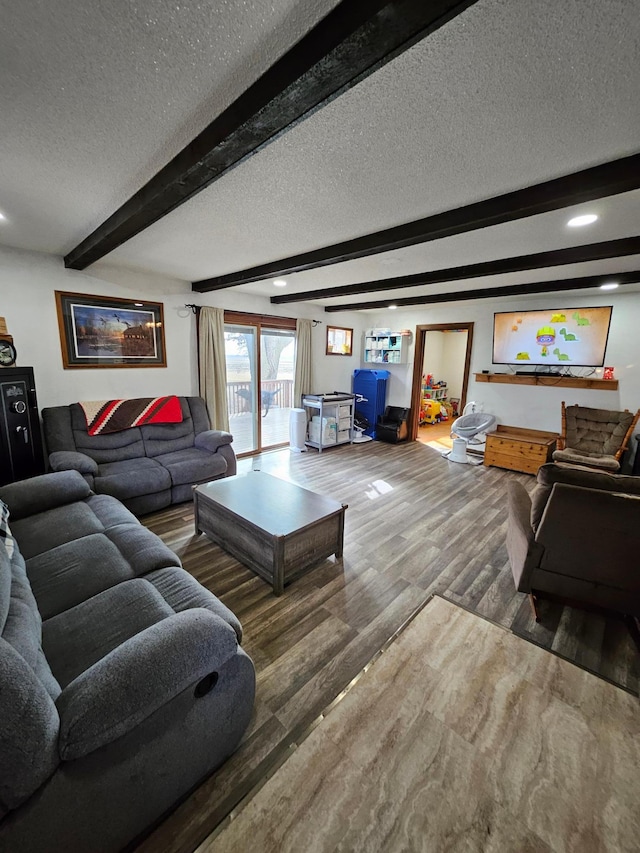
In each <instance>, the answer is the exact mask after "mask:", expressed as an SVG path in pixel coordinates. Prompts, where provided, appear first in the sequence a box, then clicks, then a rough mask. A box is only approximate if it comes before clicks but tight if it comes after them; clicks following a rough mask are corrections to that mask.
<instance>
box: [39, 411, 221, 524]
mask: <svg viewBox="0 0 640 853" xmlns="http://www.w3.org/2000/svg"><path fill="white" fill-rule="evenodd" d="M179 400H180V405H181V407H182V415H183V420H182V422H181V423H175V424H148V425H146V426H141V427H132V428H131V429H125V430H122V432H114V433H111V434H109V435H95V436H91V435H89V433H88V432H87V421H86V418H85V414H84V412H83V410H82V407H81V406H80V405H79V404H78V403H72V404H71V405H69V406H54V407H52V408H47V409H43V410H42V424H43V429H44V440H45V444H46V447H47V451H48V453H49V466H50V468H51V470H52V471H69V470H75V471H79V472H80V473H81V474H82V476H83V477H84V478H85V480H86V481H87V483H88V484H89V486H90V487H91V488H92V489H93V491H94V492H96V493H97V494H103V495H111V496H112V497H114V498H118V500H120V501H122V503H124V505H125V506H126V507H128V509H130V510H131V512H133V513H135V515H144V514H146V513H149V512H155V511H156V510H158V509H164V507H167V506H169V505H170V504H174V503H181V502H183V501H188V500H191V497H192V486H193V484H195V483H207V482H209V481H210V480H217V479H219V478H220V477H230V476H232V475H233V474H235V473H236V456H235V453H234V452H233V448H232V447H231V442H232V441H233V436H232V435H231V434H230V433H228V432H222V431H221V430H212V429H210V422H209V415H208V413H207V407H206V404H205V402H204V400H203V399H202V398H201V397H180V398H179Z"/></svg>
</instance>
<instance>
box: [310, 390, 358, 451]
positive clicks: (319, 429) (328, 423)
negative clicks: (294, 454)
mask: <svg viewBox="0 0 640 853" xmlns="http://www.w3.org/2000/svg"><path fill="white" fill-rule="evenodd" d="M354 403H355V395H354V394H346V393H342V392H341V391H334V392H333V393H332V394H305V396H304V397H303V398H302V406H303V408H304V409H305V411H306V412H307V414H308V415H309V435H308V438H307V440H306V442H305V444H306V445H307V446H308V447H316V448H317V449H318V452H319V453H322V450H323V448H325V447H335V446H336V445H337V444H349V443H350V442H352V441H353V410H354Z"/></svg>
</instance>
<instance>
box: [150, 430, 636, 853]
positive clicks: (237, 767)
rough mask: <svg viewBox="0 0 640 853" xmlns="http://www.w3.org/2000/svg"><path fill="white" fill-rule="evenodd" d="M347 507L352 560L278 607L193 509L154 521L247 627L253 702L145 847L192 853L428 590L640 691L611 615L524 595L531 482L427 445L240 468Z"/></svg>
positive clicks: (278, 457)
mask: <svg viewBox="0 0 640 853" xmlns="http://www.w3.org/2000/svg"><path fill="white" fill-rule="evenodd" d="M251 467H254V468H261V470H263V471H268V472H269V473H271V474H274V475H276V476H279V477H282V478H283V479H290V480H291V481H292V482H295V483H297V484H298V485H301V486H304V487H306V488H310V489H312V490H313V491H316V492H318V493H320V494H324V495H327V496H328V497H332V498H334V499H336V500H340V501H342V502H344V503H347V504H348V505H349V509H348V510H347V513H346V526H345V551H344V559H343V561H338V562H336V561H334V560H333V559H329V560H326V561H324V562H323V563H322V564H321V565H320V566H318V567H317V568H315V569H312V570H311V571H310V572H309V573H308V574H306V575H305V576H304V577H302V578H300V579H299V580H297V581H295V582H294V583H293V584H291V585H290V586H288V587H287V588H286V590H285V594H284V595H283V596H282V597H281V598H276V597H274V596H273V594H272V592H271V588H270V587H269V585H268V584H266V583H265V582H264V581H263V580H261V579H260V578H258V577H256V576H255V575H253V574H252V573H251V572H250V571H248V570H247V569H246V568H245V567H244V566H242V565H241V564H240V563H238V562H237V561H236V560H235V559H234V558H232V557H230V556H229V555H227V554H225V553H224V552H223V551H222V550H221V549H220V548H218V547H217V546H216V545H214V544H213V543H212V542H210V541H209V540H207V539H206V537H204V536H200V537H196V536H195V535H194V532H193V511H192V507H191V505H190V504H183V505H181V506H178V507H172V508H170V509H168V510H165V511H163V512H160V513H156V514H154V515H152V516H149V517H147V518H146V519H144V522H145V523H146V525H147V526H148V527H149V528H150V529H151V530H153V531H154V532H156V533H157V534H159V535H160V536H161V537H162V538H163V540H164V541H165V542H166V543H167V544H168V545H169V547H171V548H172V549H173V550H175V551H176V553H177V554H178V555H179V556H180V558H181V559H182V561H183V564H184V566H185V568H186V569H187V570H188V571H190V572H191V573H192V574H193V575H194V576H195V577H196V578H197V579H198V580H199V581H200V582H201V583H203V584H204V585H205V586H206V587H208V588H209V589H211V590H212V591H213V592H214V593H215V594H216V595H218V596H219V597H220V598H221V599H222V601H224V603H225V604H227V605H228V606H229V607H230V608H231V609H232V610H233V611H234V612H235V613H236V614H237V615H238V617H239V618H240V620H241V621H242V624H243V628H244V639H243V643H242V645H243V647H244V649H245V650H246V651H247V653H248V654H249V655H251V657H252V658H253V660H254V663H255V665H256V671H257V698H256V706H255V711H254V716H253V719H252V722H251V724H250V727H249V730H248V732H247V735H246V736H245V739H244V741H243V743H242V744H241V746H240V748H239V749H238V751H237V752H236V753H235V754H234V755H233V756H232V757H231V758H230V759H229V761H228V762H227V763H226V764H225V765H224V766H223V767H222V768H221V769H220V770H219V771H218V773H216V774H215V775H214V776H213V777H211V778H210V779H209V780H207V781H205V782H204V783H203V784H202V785H201V786H200V787H199V788H198V789H197V790H196V791H195V792H194V793H193V794H192V795H191V796H190V797H189V798H187V799H186V800H185V802H183V803H182V805H180V806H179V807H178V808H177V809H176V810H175V811H174V812H173V814H171V815H170V816H169V817H168V818H167V819H166V820H165V821H164V822H163V823H162V824H160V825H159V827H158V828H156V829H155V830H154V831H153V832H152V833H151V834H150V835H149V836H148V837H147V838H146V839H145V840H144V841H142V842H141V843H140V845H139V846H138V848H137V851H138V853H151V852H152V851H153V853H157V851H158V850H162V851H171V853H178V851H180V852H181V853H184V852H185V851H192V850H194V848H195V847H196V846H197V845H198V844H199V843H200V842H201V841H202V840H203V839H204V838H205V837H206V836H207V835H208V834H210V833H211V832H212V831H213V829H214V828H215V827H216V826H217V824H218V823H219V822H220V821H221V820H222V819H223V818H224V817H225V815H226V814H227V813H228V812H229V811H230V809H231V808H233V807H234V806H235V805H236V803H237V802H238V799H239V798H240V797H241V796H243V795H244V794H245V793H247V792H248V791H249V790H250V788H251V787H253V785H255V784H256V783H257V782H258V781H259V780H260V779H262V778H264V776H265V775H267V774H268V773H269V770H270V769H271V768H272V767H273V766H274V763H277V761H278V760H279V759H280V758H281V756H282V753H283V751H284V750H286V749H288V748H289V746H290V744H292V743H295V740H296V738H297V737H299V736H300V735H301V734H302V733H303V732H304V731H305V729H306V728H307V727H308V726H309V724H310V723H311V722H312V721H313V720H314V719H315V718H317V717H318V715H319V714H321V713H322V711H323V710H324V709H325V708H326V707H327V706H328V705H329V704H330V702H331V701H332V700H333V699H334V698H335V697H336V696H337V695H338V693H340V691H341V690H342V689H344V687H345V686H346V685H347V684H348V683H349V682H350V681H351V680H352V679H353V678H354V677H355V676H356V675H357V674H358V673H359V672H360V670H362V668H363V667H364V666H365V665H366V664H367V663H368V662H369V661H370V660H371V658H372V657H373V656H374V655H375V654H376V652H377V651H378V650H379V649H380V648H381V647H382V646H383V645H384V643H385V642H386V641H387V640H388V639H389V637H391V636H392V635H393V634H394V632H395V631H397V630H398V628H399V627H400V626H401V625H402V624H403V623H404V622H405V621H406V620H407V619H408V618H409V617H410V616H411V614H412V613H413V612H414V611H415V610H416V608H417V607H419V606H420V605H421V604H422V603H423V602H424V601H425V600H426V599H427V598H428V597H429V596H430V595H431V594H433V593H439V594H440V595H443V596H444V597H446V598H448V599H450V600H451V601H454V602H456V603H460V604H462V605H463V606H464V607H466V608H468V609H470V610H472V611H475V612H477V613H479V614H480V615H483V616H486V617H488V618H489V619H491V620H493V621H495V622H498V623H499V624H501V625H504V626H505V627H506V628H509V629H511V630H512V631H514V632H515V633H517V634H519V635H521V636H523V637H525V638H527V639H529V640H532V641H533V642H536V643H538V644H539V645H541V646H543V647H545V648H548V649H552V650H553V651H555V652H557V653H558V654H560V655H562V656H564V657H566V658H568V659H569V660H572V661H574V662H575V663H577V664H579V665H580V666H583V667H586V668H588V669H590V670H591V671H593V672H595V673H597V674H599V675H601V676H603V677H604V678H607V679H610V680H612V681H614V682H615V683H617V684H620V685H621V686H623V687H625V688H626V689H628V690H630V691H632V692H634V693H635V694H636V695H637V693H638V688H639V685H640V665H639V656H638V653H637V650H636V648H635V646H634V644H633V641H632V639H631V637H630V636H629V634H628V631H627V629H626V627H625V626H624V624H623V623H622V622H621V621H619V620H617V619H615V618H613V617H611V618H607V617H604V616H600V615H596V614H593V613H588V612H586V611H581V610H576V609H573V608H569V607H563V606H561V605H558V604H553V603H550V602H542V607H541V611H542V623H541V624H536V623H535V622H534V620H533V619H532V616H531V613H530V609H529V605H528V602H527V600H526V597H525V596H523V595H522V594H520V593H517V592H516V591H515V590H514V586H513V580H512V577H511V571H510V569H509V564H508V559H507V553H506V549H505V531H506V521H507V507H506V483H507V482H508V481H509V480H510V479H512V478H516V479H518V480H519V481H520V482H522V483H523V484H524V485H525V487H527V488H528V489H532V488H533V486H534V484H535V478H534V477H531V476H529V475H526V474H514V473H512V472H508V471H503V470H501V469H498V468H485V467H484V466H481V465H479V466H472V465H457V464H455V463H451V462H447V461H446V460H444V459H443V458H442V457H441V455H440V454H439V453H438V452H437V451H435V450H433V449H432V448H430V447H427V446H425V445H423V444H420V443H418V442H413V443H405V444H400V445H388V444H383V443H380V442H368V443H366V444H360V445H345V446H342V447H336V448H332V449H330V450H327V451H325V452H323V453H322V454H318V453H317V452H315V451H309V452H307V453H304V454H293V453H291V452H290V451H289V450H285V451H279V452H276V453H271V454H265V455H263V456H262V457H261V458H259V459H254V460H250V459H249V460H242V461H241V463H240V465H239V471H242V470H245V471H246V470H249V469H250V468H251Z"/></svg>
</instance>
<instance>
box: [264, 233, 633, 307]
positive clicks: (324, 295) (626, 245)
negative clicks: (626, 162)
mask: <svg viewBox="0 0 640 853" xmlns="http://www.w3.org/2000/svg"><path fill="white" fill-rule="evenodd" d="M626 255H640V236H638V237H623V238H622V239H620V240H606V241H604V242H601V243H588V244H586V245H584V246H570V247H568V248H565V249H553V250H551V251H549V252H536V253H535V254H532V255H517V256H516V257H513V258H498V259H497V260H495V261H484V262H482V263H479V264H466V265H465V266H461V267H449V268H448V269H440V270H430V271H429V272H420V273H415V274H413V275H403V276H396V277H395V278H383V279H378V280H377V281H362V282H358V283H357V284H345V285H341V286H339V287H325V288H324V290H322V289H320V290H308V291H307V292H306V293H305V292H304V291H300V292H299V293H286V294H283V295H281V296H272V297H271V301H272V302H273V303H274V304H285V303H287V302H308V301H310V300H313V299H329V298H335V297H339V296H357V295H360V294H363V293H380V292H382V291H387V290H400V289H405V288H407V287H417V286H420V285H429V284H440V283H442V282H445V281H462V280H464V279H468V278H480V277H482V276H489V275H504V274H505V273H510V272H522V271H523V270H533V269H543V268H544V267H556V266H563V265H564V264H580V263H585V262H587V261H601V260H605V259H608V258H622V257H625V256H626Z"/></svg>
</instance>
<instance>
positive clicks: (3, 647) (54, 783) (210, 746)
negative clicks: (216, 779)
mask: <svg viewBox="0 0 640 853" xmlns="http://www.w3.org/2000/svg"><path fill="white" fill-rule="evenodd" d="M0 499H1V500H2V501H3V502H4V504H0V513H1V512H3V513H4V515H5V516H6V514H7V513H6V507H8V509H9V513H10V518H9V526H10V531H9V532H8V534H7V535H0V719H1V721H2V723H1V725H0V850H7V851H9V850H11V851H16V853H18V851H25V853H27V851H28V853H39V851H51V850H64V851H65V853H74V852H75V851H82V853H86V852H87V851H91V853H101V851H117V850H120V849H121V848H122V847H123V846H124V845H126V844H128V843H129V842H131V840H132V839H134V838H135V837H136V836H138V835H139V834H140V833H141V832H143V831H144V830H145V828H147V827H148V826H149V825H150V824H152V823H153V822H154V821H156V820H157V819H158V818H160V817H161V816H162V815H163V813H164V812H166V811H167V810H168V809H169V808H170V807H171V806H172V805H173V804H174V803H175V802H176V801H177V800H178V799H179V798H181V797H182V796H184V795H185V794H186V793H188V792H189V790H190V789H191V788H193V787H194V786H195V785H197V783H198V782H199V781H200V780H202V779H203V778H204V777H206V776H207V775H209V774H210V773H211V772H212V771H213V770H214V769H215V768H216V767H217V766H218V765H220V764H221V763H222V762H223V761H224V760H225V759H226V758H227V757H228V756H229V755H230V754H231V753H232V752H233V751H234V749H235V748H236V746H237V744H238V743H239V741H240V738H241V737H242V735H243V733H244V731H245V729H246V727H247V725H248V723H249V719H250V717H251V712H252V707H253V700H254V692H255V673H254V668H253V664H252V662H251V659H250V658H249V657H247V655H246V654H245V653H244V652H243V650H242V648H241V647H240V645H239V642H240V639H241V627H240V624H239V622H238V620H237V619H236V617H235V616H234V615H233V613H231V611H230V610H228V609H227V608H226V607H225V606H224V605H223V604H222V603H221V602H220V601H219V600H218V599H217V598H216V597H215V596H214V595H213V594H212V593H210V592H209V591H208V590H206V589H204V587H202V586H201V585H200V584H199V583H198V582H197V581H196V580H195V579H194V578H193V577H192V576H191V575H189V574H188V573H187V572H185V571H184V569H182V568H181V566H180V561H179V559H178V557H177V556H176V555H175V554H174V553H173V552H172V551H170V550H169V549H168V548H167V547H166V546H165V545H164V544H163V543H162V542H161V540H160V539H159V538H158V537H157V536H155V535H154V534H153V533H151V532H150V531H149V530H147V529H146V528H144V527H143V526H142V525H141V524H140V523H139V522H138V521H137V520H136V518H135V517H134V516H133V515H132V514H131V513H130V512H129V511H128V510H127V509H126V508H125V507H124V506H123V505H122V504H121V503H120V502H119V501H117V500H116V499H115V498H113V497H110V496H108V495H105V494H94V493H92V492H91V490H90V488H89V485H88V483H87V482H86V480H85V479H84V478H83V477H82V476H81V475H80V474H79V473H78V472H75V471H68V472H64V473H55V474H45V475H43V476H41V477H35V478H33V479H31V480H24V481H21V482H18V483H13V484H11V485H9V486H5V487H3V488H2V489H0ZM5 505H6V506H5ZM1 521H2V519H1V517H0V532H2V526H3V525H2V523H1Z"/></svg>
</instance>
